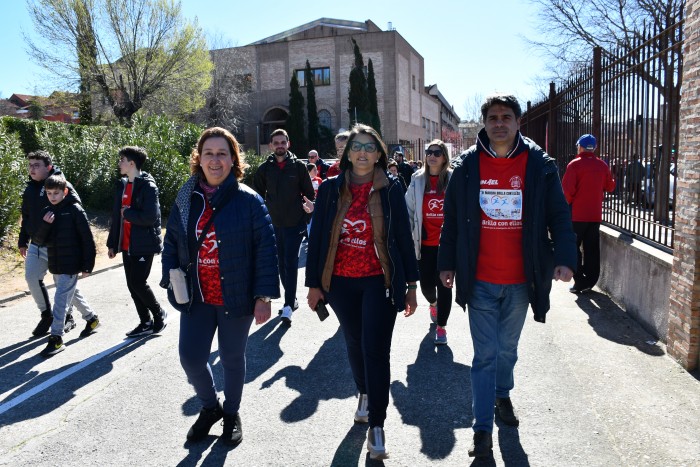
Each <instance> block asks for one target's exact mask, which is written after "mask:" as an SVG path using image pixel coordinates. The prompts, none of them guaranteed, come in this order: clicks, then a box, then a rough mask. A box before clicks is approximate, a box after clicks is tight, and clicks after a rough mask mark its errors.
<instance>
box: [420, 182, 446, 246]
mask: <svg viewBox="0 0 700 467" xmlns="http://www.w3.org/2000/svg"><path fill="white" fill-rule="evenodd" d="M437 184H438V176H437V175H431V176H430V191H429V192H427V193H424V194H423V228H424V229H425V233H426V234H427V235H426V238H425V239H424V240H423V241H422V242H421V243H422V244H423V245H425V246H438V245H439V244H440V230H441V229H442V221H443V219H444V215H443V212H442V205H443V202H444V201H445V194H444V193H438V192H437Z"/></svg>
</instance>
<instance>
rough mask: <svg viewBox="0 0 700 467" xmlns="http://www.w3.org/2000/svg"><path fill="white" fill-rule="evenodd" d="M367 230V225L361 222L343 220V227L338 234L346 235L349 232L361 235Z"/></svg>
mask: <svg viewBox="0 0 700 467" xmlns="http://www.w3.org/2000/svg"><path fill="white" fill-rule="evenodd" d="M366 229H367V223H365V221H363V220H361V219H360V220H357V221H355V222H353V221H351V220H349V219H343V227H342V229H341V231H340V233H343V234H348V233H350V232H354V233H362V232H364V231H365V230H366Z"/></svg>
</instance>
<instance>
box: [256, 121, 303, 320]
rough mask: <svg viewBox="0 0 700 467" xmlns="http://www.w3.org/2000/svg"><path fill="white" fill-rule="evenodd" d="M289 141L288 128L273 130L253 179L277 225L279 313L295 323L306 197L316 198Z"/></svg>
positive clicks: (273, 222) (283, 318)
mask: <svg viewBox="0 0 700 467" xmlns="http://www.w3.org/2000/svg"><path fill="white" fill-rule="evenodd" d="M290 144H291V143H290V141H289V136H288V135H287V132H286V131H284V130H283V129H277V130H275V131H273V132H272V134H271V135H270V149H271V150H272V154H270V156H269V157H268V158H267V160H266V161H265V162H263V163H262V164H260V167H258V170H257V171H256V172H255V176H254V178H253V188H254V189H255V191H257V192H258V194H260V196H262V198H263V199H264V200H265V205H266V206H267V210H268V211H269V213H270V217H271V218H272V225H273V227H274V228H275V241H276V243H277V256H278V261H279V271H280V280H281V282H282V287H283V288H284V306H283V307H282V310H280V314H281V315H282V320H283V321H284V322H285V323H287V324H288V325H289V324H291V322H292V313H293V311H294V310H296V309H297V308H298V307H299V303H298V300H297V298H296V289H297V277H298V272H299V247H300V246H301V241H302V239H303V238H304V234H305V233H306V221H307V213H306V212H305V210H304V197H306V198H307V199H308V200H312V201H313V199H314V187H313V185H312V184H311V178H309V173H308V171H307V170H306V164H305V163H303V162H302V161H300V160H298V159H297V157H296V156H295V155H294V154H292V152H290V151H289V147H290Z"/></svg>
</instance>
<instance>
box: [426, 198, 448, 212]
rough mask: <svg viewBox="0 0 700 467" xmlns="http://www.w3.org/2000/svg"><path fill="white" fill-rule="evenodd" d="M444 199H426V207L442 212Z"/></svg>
mask: <svg viewBox="0 0 700 467" xmlns="http://www.w3.org/2000/svg"><path fill="white" fill-rule="evenodd" d="M443 202H444V200H441V199H431V200H430V201H428V209H430V210H431V211H439V212H442V205H443Z"/></svg>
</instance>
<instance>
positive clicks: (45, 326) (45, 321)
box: [32, 310, 53, 337]
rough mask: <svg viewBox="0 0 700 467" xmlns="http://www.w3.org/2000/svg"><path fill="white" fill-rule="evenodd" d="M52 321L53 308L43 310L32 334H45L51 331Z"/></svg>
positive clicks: (38, 335)
mask: <svg viewBox="0 0 700 467" xmlns="http://www.w3.org/2000/svg"><path fill="white" fill-rule="evenodd" d="M51 323H53V315H52V314H51V310H46V311H42V312H41V320H40V321H39V324H37V325H36V327H35V328H34V330H33V331H32V335H34V336H36V337H40V336H45V335H46V334H48V333H49V329H50V328H51Z"/></svg>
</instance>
